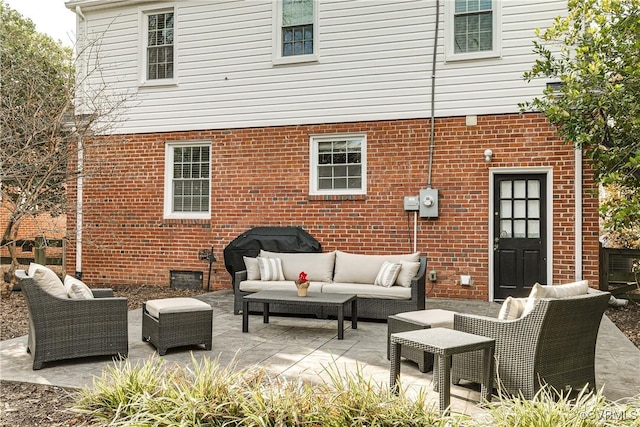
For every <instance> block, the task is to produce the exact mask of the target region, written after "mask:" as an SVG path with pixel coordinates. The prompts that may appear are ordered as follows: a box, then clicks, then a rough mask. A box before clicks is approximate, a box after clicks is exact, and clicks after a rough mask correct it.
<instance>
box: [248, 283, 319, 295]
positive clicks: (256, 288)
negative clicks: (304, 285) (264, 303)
mask: <svg viewBox="0 0 640 427" xmlns="http://www.w3.org/2000/svg"><path fill="white" fill-rule="evenodd" d="M325 284H326V283H325V282H310V284H309V289H308V290H309V292H322V288H323V286H324V285H325ZM239 289H240V290H241V291H242V292H260V291H295V290H296V285H295V283H293V281H291V280H272V281H269V282H265V281H263V280H243V281H242V282H240V286H239Z"/></svg>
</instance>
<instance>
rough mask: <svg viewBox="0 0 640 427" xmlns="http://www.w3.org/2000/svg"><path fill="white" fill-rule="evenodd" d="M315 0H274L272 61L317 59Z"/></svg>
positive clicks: (293, 61)
mask: <svg viewBox="0 0 640 427" xmlns="http://www.w3.org/2000/svg"><path fill="white" fill-rule="evenodd" d="M316 7H317V2H316V1H314V0H275V3H274V17H275V19H274V33H275V34H274V59H273V61H274V63H276V64H287V63H295V62H307V61H317V59H318V57H317V52H318V49H317V40H318V22H317V11H316Z"/></svg>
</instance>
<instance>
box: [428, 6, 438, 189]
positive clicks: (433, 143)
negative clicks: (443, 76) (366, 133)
mask: <svg viewBox="0 0 640 427" xmlns="http://www.w3.org/2000/svg"><path fill="white" fill-rule="evenodd" d="M439 25H440V0H436V29H435V32H434V35H433V56H432V58H431V131H430V135H429V139H430V143H429V172H428V176H427V188H431V169H432V166H433V151H434V149H435V146H436V125H435V119H436V57H437V54H438V26H439Z"/></svg>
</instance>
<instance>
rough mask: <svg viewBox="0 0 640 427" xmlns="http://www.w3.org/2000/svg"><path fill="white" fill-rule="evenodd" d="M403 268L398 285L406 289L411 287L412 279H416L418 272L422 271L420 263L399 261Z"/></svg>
mask: <svg viewBox="0 0 640 427" xmlns="http://www.w3.org/2000/svg"><path fill="white" fill-rule="evenodd" d="M398 262H399V263H400V265H402V268H401V269H400V273H398V278H397V279H396V285H399V286H404V287H405V288H410V287H411V279H413V278H414V277H416V274H418V270H419V269H420V262H413V261H402V260H400V261H398Z"/></svg>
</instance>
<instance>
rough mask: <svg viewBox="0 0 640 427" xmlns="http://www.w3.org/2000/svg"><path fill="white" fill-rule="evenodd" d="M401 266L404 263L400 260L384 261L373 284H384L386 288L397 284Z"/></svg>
mask: <svg viewBox="0 0 640 427" xmlns="http://www.w3.org/2000/svg"><path fill="white" fill-rule="evenodd" d="M401 268H402V264H400V263H399V262H389V261H385V262H383V263H382V265H381V266H380V270H379V271H378V275H377V276H376V280H375V281H374V282H373V284H374V285H376V286H384V287H385V288H388V287H389V286H393V285H395V283H396V279H397V278H398V273H400V269H401Z"/></svg>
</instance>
